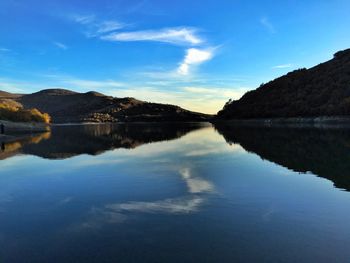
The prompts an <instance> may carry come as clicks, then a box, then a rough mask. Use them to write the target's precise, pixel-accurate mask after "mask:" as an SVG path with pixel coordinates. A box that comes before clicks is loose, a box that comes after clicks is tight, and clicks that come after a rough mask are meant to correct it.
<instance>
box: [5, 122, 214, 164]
mask: <svg viewBox="0 0 350 263" xmlns="http://www.w3.org/2000/svg"><path fill="white" fill-rule="evenodd" d="M204 125H207V124H200V123H186V124H183V123H182V124H177V123H169V124H136V123H135V124H102V125H72V126H53V127H52V129H51V130H52V131H51V136H50V138H49V139H48V140H42V141H40V142H38V143H31V141H30V140H29V141H28V140H22V141H17V142H15V143H17V144H19V146H18V147H17V149H16V153H24V154H31V155H36V156H40V157H43V158H48V159H64V158H69V157H72V156H76V155H80V154H90V155H97V154H100V153H103V152H105V151H107V150H113V149H116V148H127V149H130V148H135V147H137V146H140V145H142V144H145V143H151V142H158V141H164V140H172V139H176V138H179V137H181V136H183V135H185V134H186V133H188V132H190V131H192V130H196V129H199V128H202V127H203V126H204ZM8 148H9V146H8V145H7V144H5V149H8ZM2 154H3V155H6V150H5V152H3V153H2ZM12 155H13V154H12ZM12 155H11V156H12ZM0 156H1V155H0ZM4 158H6V157H3V158H2V159H4Z"/></svg>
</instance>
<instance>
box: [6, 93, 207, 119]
mask: <svg viewBox="0 0 350 263" xmlns="http://www.w3.org/2000/svg"><path fill="white" fill-rule="evenodd" d="M1 94H3V96H4V97H6V98H11V99H13V100H14V101H16V102H18V103H20V104H21V105H22V106H23V107H24V108H37V109H38V110H40V111H41V112H46V113H48V114H49V115H50V116H51V118H52V122H54V123H64V122H117V121H123V122H124V121H127V122H132V121H205V120H208V119H209V117H210V116H209V115H205V114H201V113H196V112H191V111H188V110H184V109H182V108H180V107H178V106H174V105H168V104H158V103H149V102H145V101H140V100H137V99H134V98H115V97H111V96H106V95H104V94H101V93H98V92H93V91H91V92H87V93H78V92H74V91H70V90H64V89H48V90H42V91H39V92H36V93H33V94H28V95H16V94H10V93H5V92H4V93H0V95H1Z"/></svg>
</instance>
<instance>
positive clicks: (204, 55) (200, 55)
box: [177, 48, 213, 75]
mask: <svg viewBox="0 0 350 263" xmlns="http://www.w3.org/2000/svg"><path fill="white" fill-rule="evenodd" d="M212 57H213V50H212V49H197V48H190V49H187V53H186V56H185V58H184V60H183V62H182V63H181V64H180V66H179V67H178V69H177V72H178V73H179V74H181V75H188V74H189V73H190V70H191V66H193V65H199V64H202V63H203V62H205V61H208V60H210V59H212Z"/></svg>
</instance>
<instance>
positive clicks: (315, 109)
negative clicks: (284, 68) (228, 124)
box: [218, 49, 350, 119]
mask: <svg viewBox="0 0 350 263" xmlns="http://www.w3.org/2000/svg"><path fill="white" fill-rule="evenodd" d="M345 115H350V49H347V50H344V51H340V52H338V53H336V54H335V55H334V58H333V59H332V60H330V61H327V62H325V63H322V64H320V65H318V66H316V67H313V68H310V69H299V70H296V71H293V72H291V73H288V74H287V75H285V76H283V77H280V78H277V79H275V80H273V81H271V82H269V83H266V84H263V85H261V86H260V87H259V88H258V89H256V90H253V91H249V92H247V93H246V94H245V95H244V96H243V97H242V98H241V99H239V100H237V101H233V102H230V103H227V104H226V105H225V107H224V108H223V110H221V111H220V112H219V113H218V118H219V119H250V118H280V117H282V118H286V117H318V116H345Z"/></svg>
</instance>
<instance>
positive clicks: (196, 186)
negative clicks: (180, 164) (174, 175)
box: [180, 168, 214, 194]
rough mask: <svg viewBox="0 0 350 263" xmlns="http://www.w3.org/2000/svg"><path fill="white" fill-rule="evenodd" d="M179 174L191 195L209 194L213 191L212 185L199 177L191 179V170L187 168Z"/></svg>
mask: <svg viewBox="0 0 350 263" xmlns="http://www.w3.org/2000/svg"><path fill="white" fill-rule="evenodd" d="M180 174H181V176H182V178H183V179H184V180H185V182H186V184H187V187H188V191H189V192H190V193H192V194H196V193H203V192H211V191H213V189H214V186H213V184H212V183H210V182H208V181H207V180H204V179H202V178H199V177H193V176H192V175H191V170H190V169H188V168H184V169H181V170H180Z"/></svg>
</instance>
